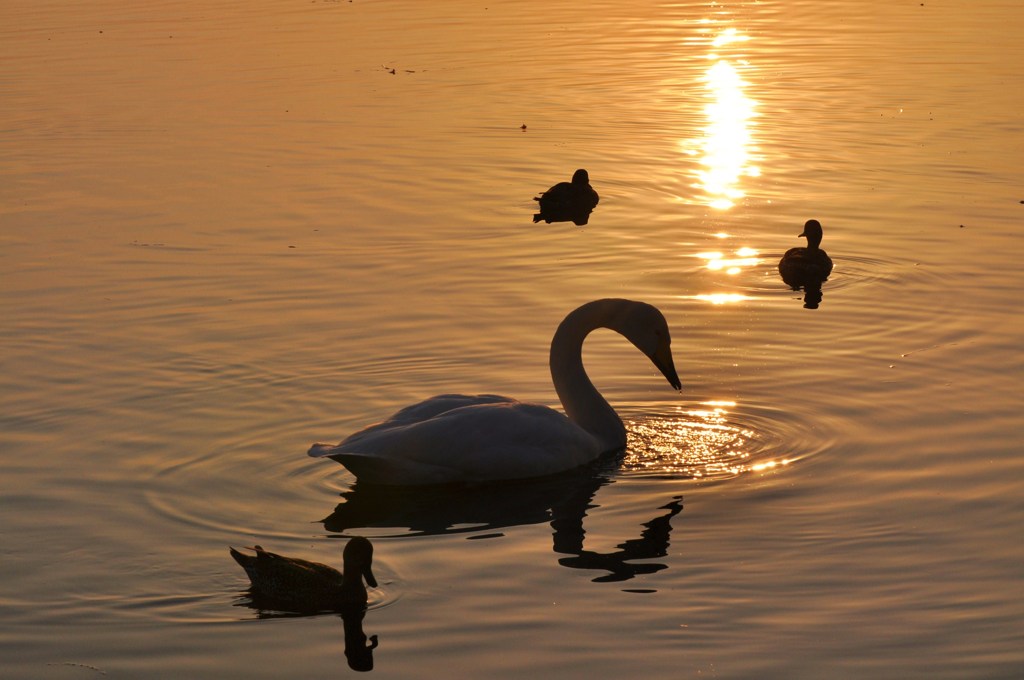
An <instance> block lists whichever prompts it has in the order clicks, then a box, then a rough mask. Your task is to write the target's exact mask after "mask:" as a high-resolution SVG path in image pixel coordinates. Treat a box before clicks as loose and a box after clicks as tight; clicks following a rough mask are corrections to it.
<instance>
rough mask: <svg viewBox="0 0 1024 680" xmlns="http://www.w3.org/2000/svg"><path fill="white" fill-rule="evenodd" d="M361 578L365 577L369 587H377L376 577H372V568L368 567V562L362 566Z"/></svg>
mask: <svg viewBox="0 0 1024 680" xmlns="http://www.w3.org/2000/svg"><path fill="white" fill-rule="evenodd" d="M363 578H365V579H366V583H367V585H369V586H370V587H371V588H376V587H377V579H375V578H374V577H373V570H372V569H370V563H369V562H367V563H366V566H365V567H363Z"/></svg>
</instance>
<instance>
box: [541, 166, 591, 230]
mask: <svg viewBox="0 0 1024 680" xmlns="http://www.w3.org/2000/svg"><path fill="white" fill-rule="evenodd" d="M533 200H535V201H537V202H538V203H539V204H540V212H539V213H537V214H535V215H534V216H533V221H534V222H540V221H541V220H544V221H545V222H547V223H548V224H550V223H552V222H567V221H573V222H576V223H577V224H581V225H582V224H586V223H587V220H588V218H589V216H590V213H591V212H593V210H594V208H596V207H597V203H598V201H600V200H601V198H600V196H598V195H597V192H596V191H594V188H593V187H592V186H590V175H589V174H588V173H587V171H586V170H584V169H583V168H580V169H579V170H577V171H576V172H574V173H573V174H572V181H571V182H559V183H558V184H556V185H554V186H553V187H551V188H550V189H548V190H547V191H545V192H544V193H543V194H541V195H540V196H536V197H534V199H533Z"/></svg>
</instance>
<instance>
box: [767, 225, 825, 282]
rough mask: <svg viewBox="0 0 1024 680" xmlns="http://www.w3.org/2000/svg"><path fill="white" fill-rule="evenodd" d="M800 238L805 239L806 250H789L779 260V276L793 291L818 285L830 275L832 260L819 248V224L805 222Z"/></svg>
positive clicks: (820, 232)
mask: <svg viewBox="0 0 1024 680" xmlns="http://www.w3.org/2000/svg"><path fill="white" fill-rule="evenodd" d="M800 237H806V238H807V247H806V248H790V249H789V250H787V251H786V253H785V254H784V255H783V256H782V259H781V260H779V274H781V275H782V280H783V281H785V282H786V285H788V286H790V287H791V288H793V289H794V290H796V289H797V288H800V287H801V286H806V285H812V286H813V285H815V284H817V285H820V284H821V282H822V281H825V280H827V279H828V277H829V274H831V273H832V259H831V258H830V257H829V256H828V253H826V252H825V251H824V250H822V249H821V248H820V246H821V237H822V230H821V222H819V221H818V220H807V222H805V223H804V230H803V232H801V233H800Z"/></svg>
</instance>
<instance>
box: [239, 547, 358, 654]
mask: <svg viewBox="0 0 1024 680" xmlns="http://www.w3.org/2000/svg"><path fill="white" fill-rule="evenodd" d="M251 549H252V550H253V551H255V553H256V554H255V555H246V554H245V553H242V552H240V551H238V550H235V549H234V548H230V552H231V557H233V558H234V560H235V561H236V562H238V564H239V565H241V567H242V568H243V569H245V573H246V574H247V575H248V576H249V581H250V587H249V592H248V595H249V602H243V603H241V604H242V605H244V606H248V607H250V608H252V609H255V610H256V611H257V617H258V618H261V619H264V618H278V617H291V616H309V615H311V614H319V613H324V612H332V613H338V614H340V615H341V620H342V623H343V625H344V629H345V657H346V658H347V659H348V664H349V667H350V668H352V669H353V670H357V671H368V670H372V669H373V649H374V648H376V647H377V636H376V635H373V636H370V638H369V641H367V637H366V634H365V633H364V632H363V618H364V617H365V616H366V603H367V595H366V588H365V586H364V585H363V579H366V583H367V584H369V586H370V587H372V588H376V587H377V580H376V578H374V576H373V571H372V568H371V567H372V563H373V545H372V544H371V543H370V541H369V540H367V539H366V538H363V537H362V536H355V537H353V538H352V539H351V540H349V542H348V543H347V544H346V545H345V550H344V553H343V571H342V572H339V571H338V570H337V569H335V568H334V567H330V566H328V565H326V564H320V563H319V562H310V561H308V560H303V559H299V558H296V557H285V556H283V555H278V554H276V553H272V552H269V551H267V550H264V549H263V547H262V546H259V545H257V546H254V547H253V548H251Z"/></svg>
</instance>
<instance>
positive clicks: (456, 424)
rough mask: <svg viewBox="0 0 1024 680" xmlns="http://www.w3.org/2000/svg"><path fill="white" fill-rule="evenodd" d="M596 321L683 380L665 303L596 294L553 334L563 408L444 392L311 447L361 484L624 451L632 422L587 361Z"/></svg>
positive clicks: (505, 471)
mask: <svg viewBox="0 0 1024 680" xmlns="http://www.w3.org/2000/svg"><path fill="white" fill-rule="evenodd" d="M599 328H607V329H611V330H613V331H615V332H616V333H619V334H620V335H622V336H624V337H625V338H626V339H627V340H629V341H630V342H631V343H632V344H633V345H634V346H635V347H636V348H637V349H639V350H640V351H641V352H642V353H643V354H645V355H646V356H647V358H648V359H649V360H650V361H651V363H652V364H654V366H655V367H656V368H657V369H658V370H659V371H660V372H661V374H662V375H663V376H665V378H666V379H667V380H668V382H669V384H670V385H671V386H672V387H673V388H674V389H676V390H677V391H678V390H681V389H682V386H681V384H680V382H679V376H678V375H677V374H676V369H675V364H674V361H673V358H672V348H671V343H672V339H671V336H670V334H669V328H668V323H667V322H666V320H665V317H664V315H663V314H662V313H661V311H660V310H658V308H656V307H654V306H653V305H650V304H647V303H644V302H637V301H633V300H625V299H619V298H607V299H601V300H593V301H591V302H587V303H586V304H583V305H581V306H580V307H578V308H576V309H574V310H573V311H571V312H569V314H568V315H567V316H566V317H565V319H564V320H563V321H562V322H561V323H560V324H559V325H558V328H557V330H556V331H555V334H554V337H553V338H552V340H551V350H550V355H549V366H550V370H551V379H552V382H553V383H554V387H555V392H556V393H557V395H558V398H559V401H560V402H561V404H562V408H563V409H564V411H565V413H564V414H563V413H561V412H559V411H557V410H555V409H553V408H550V407H548V406H545V405H541V404H533V403H527V402H522V401H518V400H516V399H512V398H510V397H504V396H500V395H496V394H478V395H464V394H441V395H438V396H435V397H431V398H430V399H427V400H425V401H422V402H419V403H417V404H413V405H411V406H407V407H406V408H403V409H402V410H400V411H398V412H397V413H395V414H394V415H393V416H391V417H390V418H388V419H387V420H385V421H384V422H381V423H378V424H376V425H371V426H369V427H367V428H365V429H363V430H360V431H358V432H356V433H354V434H352V435H350V436H349V437H348V438H346V439H345V440H344V441H342V442H341V443H340V444H338V445H336V446H332V445H330V444H314V445H313V446H312V447H310V449H309V451H308V453H309V455H310V456H313V457H318V458H330V459H332V460H334V461H336V462H338V463H341V464H342V465H343V466H344V467H345V468H346V469H348V470H349V472H351V473H352V474H353V475H355V477H356V480H357V482H359V483H367V484H382V485H398V486H408V485H424V484H452V483H456V484H457V483H469V484H472V483H478V482H500V481H505V480H514V479H528V478H534V477H545V476H548V475H554V474H558V473H562V472H566V471H568V470H572V469H575V468H578V467H581V466H584V465H587V464H588V463H591V462H593V461H595V460H597V459H598V458H599V457H601V456H602V455H604V454H607V453H611V452H614V451H622V450H624V449H625V446H626V428H625V426H624V425H623V424H622V420H621V419H620V418H619V416H618V414H617V413H616V412H615V410H614V409H613V408H612V407H611V405H609V403H608V402H607V400H605V398H604V397H603V396H602V395H601V393H600V392H598V390H597V388H595V387H594V384H593V383H592V382H591V381H590V378H589V377H588V376H587V373H586V371H585V370H584V368H583V359H582V350H583V341H584V339H585V338H586V337H587V335H589V334H590V333H591V332H592V331H594V330H597V329H599Z"/></svg>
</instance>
